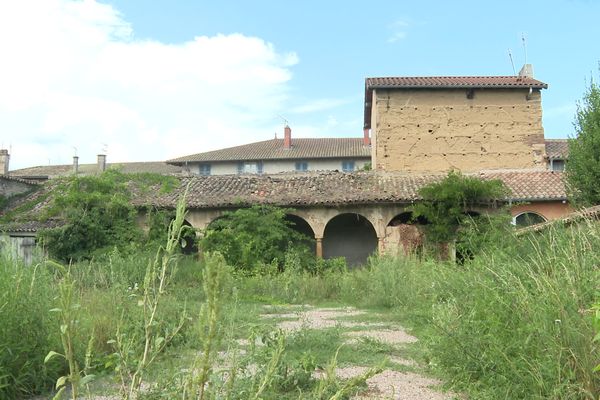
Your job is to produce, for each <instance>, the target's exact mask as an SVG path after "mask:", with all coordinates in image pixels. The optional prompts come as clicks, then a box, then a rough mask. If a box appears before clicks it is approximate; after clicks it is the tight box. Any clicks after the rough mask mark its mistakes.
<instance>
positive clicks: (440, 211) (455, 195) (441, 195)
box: [413, 171, 507, 243]
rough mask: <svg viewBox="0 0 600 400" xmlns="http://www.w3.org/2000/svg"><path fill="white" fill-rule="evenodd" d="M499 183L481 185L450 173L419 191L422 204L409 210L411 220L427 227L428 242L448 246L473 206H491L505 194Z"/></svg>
mask: <svg viewBox="0 0 600 400" xmlns="http://www.w3.org/2000/svg"><path fill="white" fill-rule="evenodd" d="M506 191H507V189H506V187H505V186H504V184H503V183H502V181H500V180H489V181H484V180H481V179H478V178H474V177H469V176H464V175H462V174H461V173H460V172H454V171H450V172H449V173H448V176H447V177H446V178H444V179H443V180H442V181H440V182H436V183H432V184H430V185H427V186H425V187H423V188H421V189H420V190H419V195H421V197H422V198H423V200H422V201H421V202H419V203H417V204H415V205H414V206H413V217H414V218H418V217H424V218H425V219H426V220H427V222H428V224H427V225H425V233H426V238H427V240H428V241H431V242H434V243H442V242H449V241H452V240H454V239H455V238H456V235H457V230H458V228H459V227H460V226H461V225H463V224H464V223H465V221H467V220H469V219H470V218H471V216H470V215H469V212H470V211H472V209H473V208H474V207H476V206H480V205H483V206H486V207H487V206H489V205H490V204H492V205H495V204H496V202H497V200H499V199H501V198H502V197H503V196H504V195H505V194H506Z"/></svg>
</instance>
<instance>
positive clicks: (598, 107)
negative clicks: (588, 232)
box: [565, 80, 600, 206]
mask: <svg viewBox="0 0 600 400" xmlns="http://www.w3.org/2000/svg"><path fill="white" fill-rule="evenodd" d="M573 125H574V126H575V134H576V137H575V138H574V139H571V140H569V162H567V164H566V167H565V168H566V169H565V171H566V176H567V183H568V185H567V186H568V189H569V195H570V198H571V201H572V202H573V203H574V204H576V205H583V206H589V205H595V204H600V184H599V182H600V86H598V84H597V83H596V82H594V81H593V80H592V82H591V83H590V86H589V88H588V89H587V91H586V93H585V94H584V96H583V99H582V101H581V102H580V103H579V104H578V105H577V114H576V115H575V122H574V124H573Z"/></svg>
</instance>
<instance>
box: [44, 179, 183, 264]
mask: <svg viewBox="0 0 600 400" xmlns="http://www.w3.org/2000/svg"><path fill="white" fill-rule="evenodd" d="M172 179H174V178H168V177H162V176H160V175H153V174H132V175H127V174H122V173H120V172H118V171H116V170H111V169H109V170H107V171H105V172H104V173H102V174H100V175H97V176H73V177H68V178H63V179H62V180H61V181H60V182H59V183H58V185H57V186H56V187H55V188H54V190H53V195H52V200H51V205H50V207H49V208H48V210H47V211H46V217H58V218H60V219H61V220H63V221H64V225H62V226H60V227H57V228H52V229H46V230H43V231H42V232H40V235H39V236H40V239H41V241H42V243H43V244H44V246H45V247H46V249H47V250H48V252H49V254H50V255H51V256H52V257H54V258H57V259H59V260H62V261H66V262H68V261H70V260H79V259H89V258H92V257H93V256H95V255H98V254H102V253H104V252H105V250H106V249H107V248H113V247H116V248H118V249H119V250H121V251H126V250H128V249H132V248H134V247H136V246H138V245H139V244H140V243H142V242H144V240H142V239H145V235H144V234H143V232H142V230H141V229H140V227H139V226H138V224H137V221H136V218H137V210H136V209H135V207H134V206H133V205H132V204H131V201H130V200H131V190H132V188H133V187H135V190H138V191H144V190H148V185H156V184H159V183H163V186H162V187H166V188H169V187H171V185H172V182H171V180H172ZM161 216H162V215H161ZM156 219H158V218H156ZM151 222H153V225H152V227H155V226H158V224H159V223H158V222H156V221H154V220H152V221H151ZM163 226H164V229H165V232H166V226H168V223H167V224H166V225H163ZM151 234H153V235H154V236H156V239H160V238H161V237H160V235H159V234H158V233H157V232H156V229H154V230H152V231H151Z"/></svg>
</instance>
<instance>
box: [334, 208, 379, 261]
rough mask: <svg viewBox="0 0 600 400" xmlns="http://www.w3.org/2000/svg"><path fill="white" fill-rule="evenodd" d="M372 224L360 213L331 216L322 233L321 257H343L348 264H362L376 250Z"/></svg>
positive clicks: (375, 234) (375, 235) (376, 240)
mask: <svg viewBox="0 0 600 400" xmlns="http://www.w3.org/2000/svg"><path fill="white" fill-rule="evenodd" d="M377 244H378V239H377V233H376V232H375V228H374V227H373V224H371V222H370V221H369V220H368V219H367V218H365V217H364V216H362V215H360V214H355V213H344V214H340V215H337V216H335V217H333V218H332V219H331V220H329V222H327V225H326V226H325V232H324V234H323V258H335V257H344V258H345V259H346V263H347V264H348V266H358V265H363V264H365V263H366V262H367V258H368V257H369V256H370V255H371V254H373V253H374V252H375V251H376V250H377Z"/></svg>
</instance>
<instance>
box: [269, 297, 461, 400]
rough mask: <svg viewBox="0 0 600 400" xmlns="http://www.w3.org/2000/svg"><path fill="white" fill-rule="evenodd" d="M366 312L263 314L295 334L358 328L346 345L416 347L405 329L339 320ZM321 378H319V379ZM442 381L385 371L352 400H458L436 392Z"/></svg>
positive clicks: (357, 369) (344, 373)
mask: <svg viewBox="0 0 600 400" xmlns="http://www.w3.org/2000/svg"><path fill="white" fill-rule="evenodd" d="M364 314H365V311H362V310H357V309H355V308H351V307H347V308H308V307H306V306H305V307H304V309H303V310H297V311H296V312H282V313H280V314H277V313H275V314H264V315H263V317H265V318H280V319H284V320H283V321H280V322H279V323H278V324H277V326H278V327H279V328H281V329H283V330H285V331H287V332H294V331H297V330H300V329H303V328H308V329H325V328H331V327H335V326H342V327H346V328H357V327H360V328H361V330H358V331H351V332H346V333H345V335H346V336H347V337H348V340H347V343H352V342H356V341H358V340H359V339H360V338H370V339H374V340H377V341H380V342H382V343H386V344H390V345H395V346H401V345H405V344H408V343H414V342H416V341H417V340H418V339H417V338H416V337H414V336H412V335H410V334H408V333H407V332H406V331H405V330H404V329H403V328H402V327H396V328H394V329H389V328H386V329H382V328H381V327H382V326H385V324H382V323H366V322H353V321H347V320H340V318H346V317H352V316H360V315H364ZM390 361H391V362H393V363H396V364H400V365H405V366H416V365H417V364H416V362H415V361H414V360H406V359H402V358H398V357H394V356H392V357H390ZM368 369H369V368H367V367H365V366H351V367H344V368H337V369H336V374H337V376H338V377H340V378H342V379H350V378H353V377H356V376H359V375H362V374H364V373H365V372H366V371H367V370H368ZM318 375H319V374H317V376H318ZM440 384H441V382H440V381H438V380H436V379H432V378H428V377H425V376H422V375H419V374H416V373H413V372H398V371H393V370H391V369H386V370H384V371H382V372H380V373H379V374H377V375H375V376H373V377H371V378H369V379H368V380H367V387H368V389H367V390H366V391H364V392H362V393H359V394H358V395H356V396H354V397H353V400H367V399H373V400H383V399H385V400H389V399H393V400H396V399H397V400H450V399H456V398H459V397H457V396H456V395H455V394H453V393H441V392H439V391H438V390H436V389H435V386H439V385H440Z"/></svg>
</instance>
